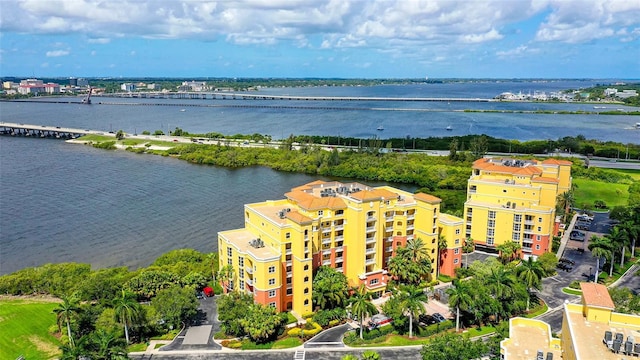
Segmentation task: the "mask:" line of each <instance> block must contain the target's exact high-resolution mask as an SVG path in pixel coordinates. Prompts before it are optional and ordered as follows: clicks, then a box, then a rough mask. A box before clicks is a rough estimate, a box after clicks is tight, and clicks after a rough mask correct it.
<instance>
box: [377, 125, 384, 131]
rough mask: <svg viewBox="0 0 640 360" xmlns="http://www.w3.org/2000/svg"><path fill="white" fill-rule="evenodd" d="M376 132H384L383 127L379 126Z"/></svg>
mask: <svg viewBox="0 0 640 360" xmlns="http://www.w3.org/2000/svg"><path fill="white" fill-rule="evenodd" d="M376 130H378V131H382V130H384V126H382V125H380V126H378V128H377V129H376Z"/></svg>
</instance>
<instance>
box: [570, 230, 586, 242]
mask: <svg viewBox="0 0 640 360" xmlns="http://www.w3.org/2000/svg"><path fill="white" fill-rule="evenodd" d="M586 237H587V234H585V233H583V232H581V231H572V232H571V234H570V235H569V239H570V240H575V241H584V240H585V239H586Z"/></svg>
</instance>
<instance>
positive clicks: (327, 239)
mask: <svg viewBox="0 0 640 360" xmlns="http://www.w3.org/2000/svg"><path fill="white" fill-rule="evenodd" d="M322 245H327V246H330V245H331V238H326V239H322Z"/></svg>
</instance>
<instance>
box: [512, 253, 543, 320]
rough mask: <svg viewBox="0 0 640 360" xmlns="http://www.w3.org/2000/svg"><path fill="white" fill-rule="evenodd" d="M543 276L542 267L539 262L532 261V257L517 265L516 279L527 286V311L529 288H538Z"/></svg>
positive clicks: (529, 299) (529, 298)
mask: <svg viewBox="0 0 640 360" xmlns="http://www.w3.org/2000/svg"><path fill="white" fill-rule="evenodd" d="M543 276H544V269H543V268H542V265H540V263H539V262H537V261H533V258H532V257H529V258H528V259H527V261H523V262H521V263H520V266H519V267H518V279H520V280H522V282H524V284H525V285H526V286H527V291H528V292H529V297H527V311H529V303H530V301H531V289H532V288H535V289H540V280H542V277H543Z"/></svg>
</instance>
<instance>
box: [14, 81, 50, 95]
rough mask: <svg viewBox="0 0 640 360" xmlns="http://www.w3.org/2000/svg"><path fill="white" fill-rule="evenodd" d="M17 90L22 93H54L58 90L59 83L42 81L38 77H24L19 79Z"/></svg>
mask: <svg viewBox="0 0 640 360" xmlns="http://www.w3.org/2000/svg"><path fill="white" fill-rule="evenodd" d="M18 92H19V93H20V94H22V95H29V94H34V95H37V94H39V93H47V94H56V93H59V92H60V85H59V84H55V83H46V84H45V83H43V82H42V80H38V79H25V80H21V81H20V86H18Z"/></svg>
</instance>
